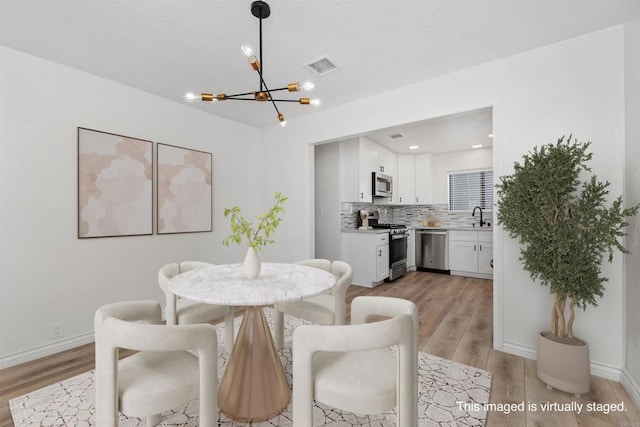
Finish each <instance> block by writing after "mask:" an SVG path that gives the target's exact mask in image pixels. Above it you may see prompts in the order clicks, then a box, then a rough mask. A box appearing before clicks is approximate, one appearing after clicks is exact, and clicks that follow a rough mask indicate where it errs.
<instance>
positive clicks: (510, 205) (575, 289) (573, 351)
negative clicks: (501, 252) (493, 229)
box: [497, 136, 638, 396]
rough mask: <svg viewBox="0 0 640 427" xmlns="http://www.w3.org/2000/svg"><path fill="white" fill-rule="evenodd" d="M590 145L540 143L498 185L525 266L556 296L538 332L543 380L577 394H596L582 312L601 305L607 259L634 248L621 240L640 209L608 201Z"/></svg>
mask: <svg viewBox="0 0 640 427" xmlns="http://www.w3.org/2000/svg"><path fill="white" fill-rule="evenodd" d="M589 145H590V142H578V141H577V140H576V139H574V140H573V141H572V140H571V136H569V138H565V137H564V136H563V137H562V138H560V139H558V141H557V142H556V143H555V144H553V143H552V144H547V145H543V146H542V147H540V148H537V147H535V148H534V149H533V151H531V152H529V153H528V154H525V155H524V156H523V161H522V164H520V163H517V162H516V163H515V164H514V173H513V174H512V175H508V176H503V177H501V178H500V181H501V182H500V184H498V185H497V195H498V202H497V208H498V213H497V219H498V224H501V225H502V226H503V227H504V229H505V230H506V231H508V232H509V235H510V236H511V237H512V238H517V239H518V241H519V243H520V245H521V249H520V260H521V262H522V264H523V267H524V269H525V270H526V271H528V272H529V274H530V275H531V278H532V279H534V280H536V281H538V282H539V283H540V284H541V285H543V286H548V287H549V292H550V293H551V294H552V295H553V297H554V299H553V306H552V307H551V312H550V314H551V317H550V318H551V325H550V326H551V328H550V330H549V331H547V332H542V333H540V335H539V337H538V359H537V370H538V377H539V378H540V379H541V380H542V381H543V382H544V383H545V384H546V385H547V387H548V388H551V387H555V388H558V389H560V390H563V391H567V392H570V393H574V394H576V395H578V396H579V395H580V394H583V393H587V392H588V391H589V382H590V369H589V364H590V363H589V347H588V345H587V343H586V342H585V341H583V340H581V339H579V338H576V337H574V336H573V322H574V319H575V309H576V307H577V308H581V309H583V310H584V309H586V307H587V305H593V306H597V298H600V297H602V296H603V293H604V290H605V288H604V284H605V282H607V281H608V279H607V278H606V277H603V276H602V274H601V267H602V262H603V260H604V259H605V256H606V258H607V260H608V261H609V262H611V261H612V259H613V254H614V252H615V251H616V250H618V251H620V252H622V253H628V251H627V250H626V249H625V248H624V246H623V245H622V244H621V243H620V239H621V238H622V237H623V236H625V235H626V233H625V227H626V226H627V225H628V223H627V222H626V218H628V217H630V216H633V215H635V214H636V212H637V211H638V206H634V207H630V208H625V207H624V206H623V202H622V198H621V197H618V198H616V199H615V200H614V201H613V202H608V201H607V195H608V194H609V190H608V187H609V182H606V181H605V182H602V181H599V180H598V178H597V177H596V176H595V175H591V176H588V175H590V172H591V170H590V169H589V167H588V166H587V162H588V161H590V160H591V159H592V156H593V154H592V153H590V152H588V151H587V150H588V148H589ZM567 313H568V317H567Z"/></svg>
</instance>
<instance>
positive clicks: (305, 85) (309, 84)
mask: <svg viewBox="0 0 640 427" xmlns="http://www.w3.org/2000/svg"><path fill="white" fill-rule="evenodd" d="M314 87H316V85H314V84H313V82H311V81H306V82H303V83H302V84H301V85H300V88H301V89H302V90H303V91H305V92H311V91H312V90H313V88H314Z"/></svg>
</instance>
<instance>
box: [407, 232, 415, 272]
mask: <svg viewBox="0 0 640 427" xmlns="http://www.w3.org/2000/svg"><path fill="white" fill-rule="evenodd" d="M415 269H416V230H413V229H411V230H409V237H408V238H407V270H415Z"/></svg>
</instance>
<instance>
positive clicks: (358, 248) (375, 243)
mask: <svg viewBox="0 0 640 427" xmlns="http://www.w3.org/2000/svg"><path fill="white" fill-rule="evenodd" d="M342 260H343V261H344V262H346V263H347V264H349V265H350V266H351V270H352V272H353V284H354V285H358V286H364V287H367V288H373V287H374V286H376V285H379V284H380V283H381V282H382V281H384V279H386V278H387V277H389V233H388V232H383V233H374V232H371V233H368V232H352V233H347V232H343V233H342Z"/></svg>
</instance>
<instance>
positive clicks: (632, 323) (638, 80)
mask: <svg viewBox="0 0 640 427" xmlns="http://www.w3.org/2000/svg"><path fill="white" fill-rule="evenodd" d="M624 35H625V38H624V42H625V89H626V90H625V94H626V117H627V120H626V135H625V139H626V151H627V152H626V157H625V158H626V165H625V173H626V180H625V204H626V205H627V206H632V205H633V204H637V203H640V168H639V167H638V160H639V159H640V122H639V121H638V117H640V6H639V7H637V8H636V10H635V13H634V15H633V18H632V19H631V20H629V22H628V23H626V24H625V33H624ZM630 223H631V226H630V227H629V228H628V230H627V231H628V233H629V235H628V237H627V248H628V249H629V250H630V251H631V255H629V256H628V257H627V258H626V269H625V273H626V274H625V285H626V286H625V291H626V292H625V298H624V300H625V302H626V307H625V308H626V310H625V312H626V316H625V330H626V333H625V335H626V344H627V345H626V360H625V362H626V363H625V366H624V371H623V377H622V383H623V384H624V386H625V388H626V389H627V390H629V393H630V394H631V396H632V397H633V399H634V401H635V402H636V405H638V406H640V310H639V309H638V307H640V279H639V278H640V215H636V217H635V218H633V220H631V221H630Z"/></svg>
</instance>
